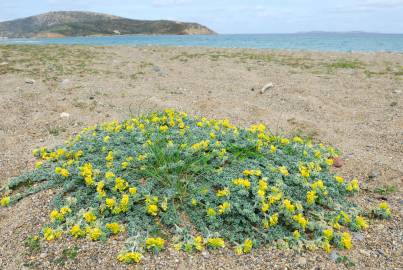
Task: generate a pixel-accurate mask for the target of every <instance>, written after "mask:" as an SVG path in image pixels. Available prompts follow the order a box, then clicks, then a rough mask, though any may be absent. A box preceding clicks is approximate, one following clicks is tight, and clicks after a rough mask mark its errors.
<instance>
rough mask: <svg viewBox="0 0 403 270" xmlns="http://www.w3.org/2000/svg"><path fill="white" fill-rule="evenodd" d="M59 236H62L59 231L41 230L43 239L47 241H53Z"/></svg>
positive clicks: (47, 228)
mask: <svg viewBox="0 0 403 270" xmlns="http://www.w3.org/2000/svg"><path fill="white" fill-rule="evenodd" d="M61 235H62V232H61V231H55V230H53V229H52V228H49V227H46V228H45V229H44V230H43V237H44V238H45V240H47V241H52V240H55V239H57V238H59V237H60V236H61Z"/></svg>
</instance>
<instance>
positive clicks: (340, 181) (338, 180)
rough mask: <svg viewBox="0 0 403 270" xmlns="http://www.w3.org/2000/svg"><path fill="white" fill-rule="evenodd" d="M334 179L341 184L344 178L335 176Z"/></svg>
mask: <svg viewBox="0 0 403 270" xmlns="http://www.w3.org/2000/svg"><path fill="white" fill-rule="evenodd" d="M334 179H335V180H336V182H337V183H339V184H342V183H343V182H344V178H343V177H342V176H335V177H334Z"/></svg>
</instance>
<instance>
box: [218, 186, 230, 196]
mask: <svg viewBox="0 0 403 270" xmlns="http://www.w3.org/2000/svg"><path fill="white" fill-rule="evenodd" d="M216 194H217V197H226V196H228V195H229V194H230V191H229V188H224V189H221V190H219V191H217V193H216Z"/></svg>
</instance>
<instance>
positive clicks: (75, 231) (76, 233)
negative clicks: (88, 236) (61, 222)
mask: <svg viewBox="0 0 403 270" xmlns="http://www.w3.org/2000/svg"><path fill="white" fill-rule="evenodd" d="M70 234H71V236H73V237H74V238H80V237H83V236H84V235H85V232H84V231H83V230H81V227H80V225H79V224H75V225H73V227H71V229H70Z"/></svg>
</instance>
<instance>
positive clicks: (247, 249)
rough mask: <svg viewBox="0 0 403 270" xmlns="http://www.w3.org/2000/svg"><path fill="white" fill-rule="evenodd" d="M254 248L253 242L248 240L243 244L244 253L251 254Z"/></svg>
mask: <svg viewBox="0 0 403 270" xmlns="http://www.w3.org/2000/svg"><path fill="white" fill-rule="evenodd" d="M252 247H253V242H252V240H250V239H246V240H245V241H244V243H243V252H244V253H245V254H247V253H249V252H251V250H252Z"/></svg>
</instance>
